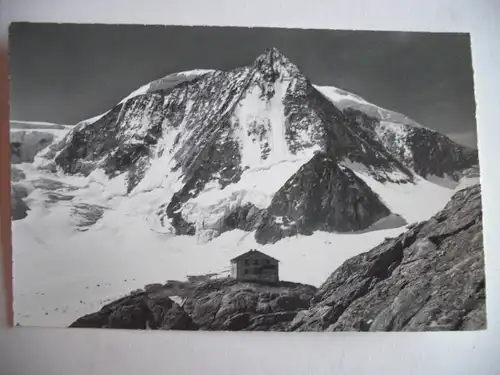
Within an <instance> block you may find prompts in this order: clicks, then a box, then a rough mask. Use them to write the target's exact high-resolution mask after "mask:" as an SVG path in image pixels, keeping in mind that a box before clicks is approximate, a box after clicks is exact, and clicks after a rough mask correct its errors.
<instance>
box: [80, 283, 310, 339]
mask: <svg viewBox="0 0 500 375" xmlns="http://www.w3.org/2000/svg"><path fill="white" fill-rule="evenodd" d="M315 293H316V288H315V287H313V286H310V285H302V284H296V283H288V282H280V283H278V284H276V285H266V284H260V283H246V282H245V283H243V282H238V281H236V280H234V279H231V278H227V279H219V280H208V281H187V282H180V281H169V282H167V283H166V284H165V285H161V284H154V285H149V286H147V287H146V288H145V290H140V291H136V292H133V293H132V294H130V295H129V296H127V297H124V298H121V299H119V300H117V301H115V302H112V303H110V304H108V305H106V306H104V307H103V308H102V309H101V310H100V311H99V312H96V313H93V314H89V315H86V316H83V317H82V318H80V319H78V320H77V321H75V322H74V323H73V324H72V325H71V326H70V327H92V328H127V329H163V330H171V329H175V330H229V331H239V330H251V331H259V330H260V331H284V330H286V329H287V327H288V324H289V323H290V322H291V321H292V320H293V319H294V318H295V316H296V315H297V313H298V312H299V311H301V310H305V309H307V308H308V307H309V302H310V300H311V299H312V297H313V296H314V294H315ZM174 301H175V302H174Z"/></svg>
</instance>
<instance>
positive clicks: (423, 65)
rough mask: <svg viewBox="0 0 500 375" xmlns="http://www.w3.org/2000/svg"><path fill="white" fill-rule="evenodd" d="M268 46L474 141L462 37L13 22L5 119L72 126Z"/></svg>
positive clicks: (310, 71)
mask: <svg viewBox="0 0 500 375" xmlns="http://www.w3.org/2000/svg"><path fill="white" fill-rule="evenodd" d="M271 46H274V47H277V48H278V49H279V50H281V51H282V52H283V53H284V54H285V55H286V56H287V57H289V58H290V59H291V60H292V61H293V62H294V63H295V64H296V65H298V66H299V67H300V68H301V70H302V71H303V72H304V73H305V74H306V75H307V76H308V77H309V78H310V79H311V81H312V82H313V83H315V84H319V85H334V86H337V87H340V88H343V89H345V90H348V91H351V92H353V93H356V94H358V95H360V96H362V97H364V98H365V99H366V100H368V101H371V102H373V103H375V104H378V105H380V106H382V107H386V108H389V109H392V110H395V111H398V112H401V113H404V114H406V115H407V116H409V117H411V118H413V119H414V120H416V121H418V122H420V123H421V124H423V125H425V126H428V127H430V128H434V129H437V130H439V131H441V132H443V133H446V134H448V135H451V136H453V137H454V138H455V139H456V140H458V141H460V142H462V143H465V144H469V145H474V146H475V144H476V122H475V102H474V89H473V77H472V74H473V73H472V63H471V51H470V38H469V35H468V34H449V33H439V34H438V33H407V32H370V31H333V30H301V29H276V28H236V27H199V26H197V27H189V26H151V25H146V26H140V25H120V26H117V25H89V24H87V25H85V24H36V23H17V24H12V25H11V27H10V72H11V118H12V119H15V120H26V121H48V122H55V123H63V124H75V123H76V122H78V121H80V120H83V119H85V118H88V117H92V116H95V115H97V114H100V113H102V112H104V111H106V110H108V109H109V108H110V107H112V106H113V105H114V104H116V103H117V102H118V101H119V100H121V99H122V98H123V97H124V96H126V95H128V94H129V93H130V92H131V91H133V90H135V89H136V88H138V87H139V86H142V85H143V84H145V83H147V82H149V81H152V80H154V79H157V78H161V77H162V76H165V75H167V74H170V73H173V72H177V71H182V70H189V69H195V68H213V69H223V70H225V69H231V68H235V67H238V66H242V65H248V64H251V63H252V62H253V61H254V60H255V58H256V57H257V56H258V55H259V54H260V53H262V52H263V51H264V49H265V48H267V47H271Z"/></svg>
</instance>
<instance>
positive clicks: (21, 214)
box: [10, 184, 29, 220]
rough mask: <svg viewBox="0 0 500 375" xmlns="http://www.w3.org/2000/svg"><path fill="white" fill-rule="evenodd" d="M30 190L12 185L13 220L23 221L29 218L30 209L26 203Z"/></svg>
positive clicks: (19, 185) (18, 185)
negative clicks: (25, 199)
mask: <svg viewBox="0 0 500 375" xmlns="http://www.w3.org/2000/svg"><path fill="white" fill-rule="evenodd" d="M27 196H28V190H27V189H26V187H24V186H23V185H21V184H12V185H11V187H10V204H11V218H12V220H21V219H24V218H25V217H26V216H28V211H29V207H28V205H27V204H26V202H25V201H24V198H26V197H27Z"/></svg>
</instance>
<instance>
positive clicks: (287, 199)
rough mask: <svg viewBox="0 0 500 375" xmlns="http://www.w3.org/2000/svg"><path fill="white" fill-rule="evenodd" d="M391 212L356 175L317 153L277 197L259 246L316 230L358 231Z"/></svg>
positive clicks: (261, 230)
mask: <svg viewBox="0 0 500 375" xmlns="http://www.w3.org/2000/svg"><path fill="white" fill-rule="evenodd" d="M390 213H391V212H390V211H389V209H388V208H387V207H386V206H385V205H384V204H383V203H382V202H381V201H380V200H379V198H378V196H377V195H376V194H374V193H373V192H372V191H371V189H370V188H369V187H368V186H367V185H366V184H365V183H364V182H363V181H362V180H361V179H359V178H358V177H357V176H356V175H355V174H354V173H352V172H351V171H350V170H349V169H347V168H341V167H340V166H339V165H338V164H337V162H336V160H335V159H333V158H332V157H331V156H329V155H326V154H324V153H317V154H316V155H315V156H314V157H313V158H312V159H311V160H310V161H309V162H308V163H306V164H304V165H303V166H302V167H301V168H300V169H299V171H298V172H297V173H296V174H295V175H294V176H293V177H292V178H291V179H289V180H288V181H287V182H286V183H285V185H283V187H282V188H281V189H280V190H279V191H278V192H277V193H276V194H275V195H274V197H273V200H272V202H271V205H270V206H269V208H268V209H267V216H266V219H267V220H266V221H265V222H263V223H262V224H261V225H260V226H259V227H258V229H257V232H256V235H255V236H256V239H257V241H258V242H259V243H269V242H271V243H272V242H276V241H277V240H279V239H281V238H282V237H285V236H292V235H295V234H312V233H313V232H314V231H315V230H323V231H330V232H331V231H338V232H350V231H356V230H361V229H365V228H367V227H368V226H370V225H372V224H373V223H374V222H376V221H377V220H379V219H382V218H383V217H386V216H388V215H389V214H390Z"/></svg>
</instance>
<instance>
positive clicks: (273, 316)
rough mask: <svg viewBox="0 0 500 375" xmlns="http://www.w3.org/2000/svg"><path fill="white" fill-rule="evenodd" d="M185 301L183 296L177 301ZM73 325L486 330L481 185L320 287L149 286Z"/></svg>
mask: <svg viewBox="0 0 500 375" xmlns="http://www.w3.org/2000/svg"><path fill="white" fill-rule="evenodd" d="M175 301H176V302H175ZM71 327H96V328H130V329H181V330H198V329H201V330H247V331H253V330H262V331H344V330H351V331H426V330H477V329H484V328H486V309H485V273H484V253H483V235H482V212H481V191H480V186H479V185H475V186H472V187H468V188H465V189H463V190H461V191H458V192H457V193H456V194H455V195H454V196H453V198H452V199H451V201H450V202H449V203H448V204H447V206H446V207H445V208H444V209H443V210H442V211H441V212H439V213H438V214H436V215H435V216H434V217H432V218H431V219H430V220H428V221H426V222H422V223H418V224H415V225H413V226H412V227H411V228H410V229H409V230H408V231H407V232H406V233H404V234H402V235H401V236H399V237H397V238H393V239H387V240H386V241H384V242H383V243H382V244H380V245H379V246H377V247H375V248H374V249H372V250H371V251H369V252H367V253H363V254H360V255H357V256H355V257H353V258H351V259H349V260H347V261H346V262H345V263H344V264H343V265H342V266H340V267H339V268H338V269H337V270H336V271H334V272H333V273H332V274H331V276H330V277H329V278H328V279H327V280H326V281H325V283H324V284H323V285H322V286H321V287H320V288H319V289H318V290H316V288H314V287H312V286H308V285H301V284H295V283H287V282H281V283H280V284H278V285H275V286H271V285H264V284H256V283H241V282H237V281H236V280H234V279H229V278H228V279H221V280H208V281H189V282H174V281H170V282H167V283H166V284H165V285H161V284H157V285H151V286H148V287H146V290H144V291H138V292H135V293H132V294H131V295H129V296H127V297H124V298H122V299H119V300H117V301H115V302H113V303H111V304H109V305H106V306H104V307H103V308H102V309H101V310H100V311H99V312H96V313H93V314H89V315H86V316H84V317H82V318H80V319H78V320H77V321H76V322H74V323H73V324H72V325H71Z"/></svg>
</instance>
